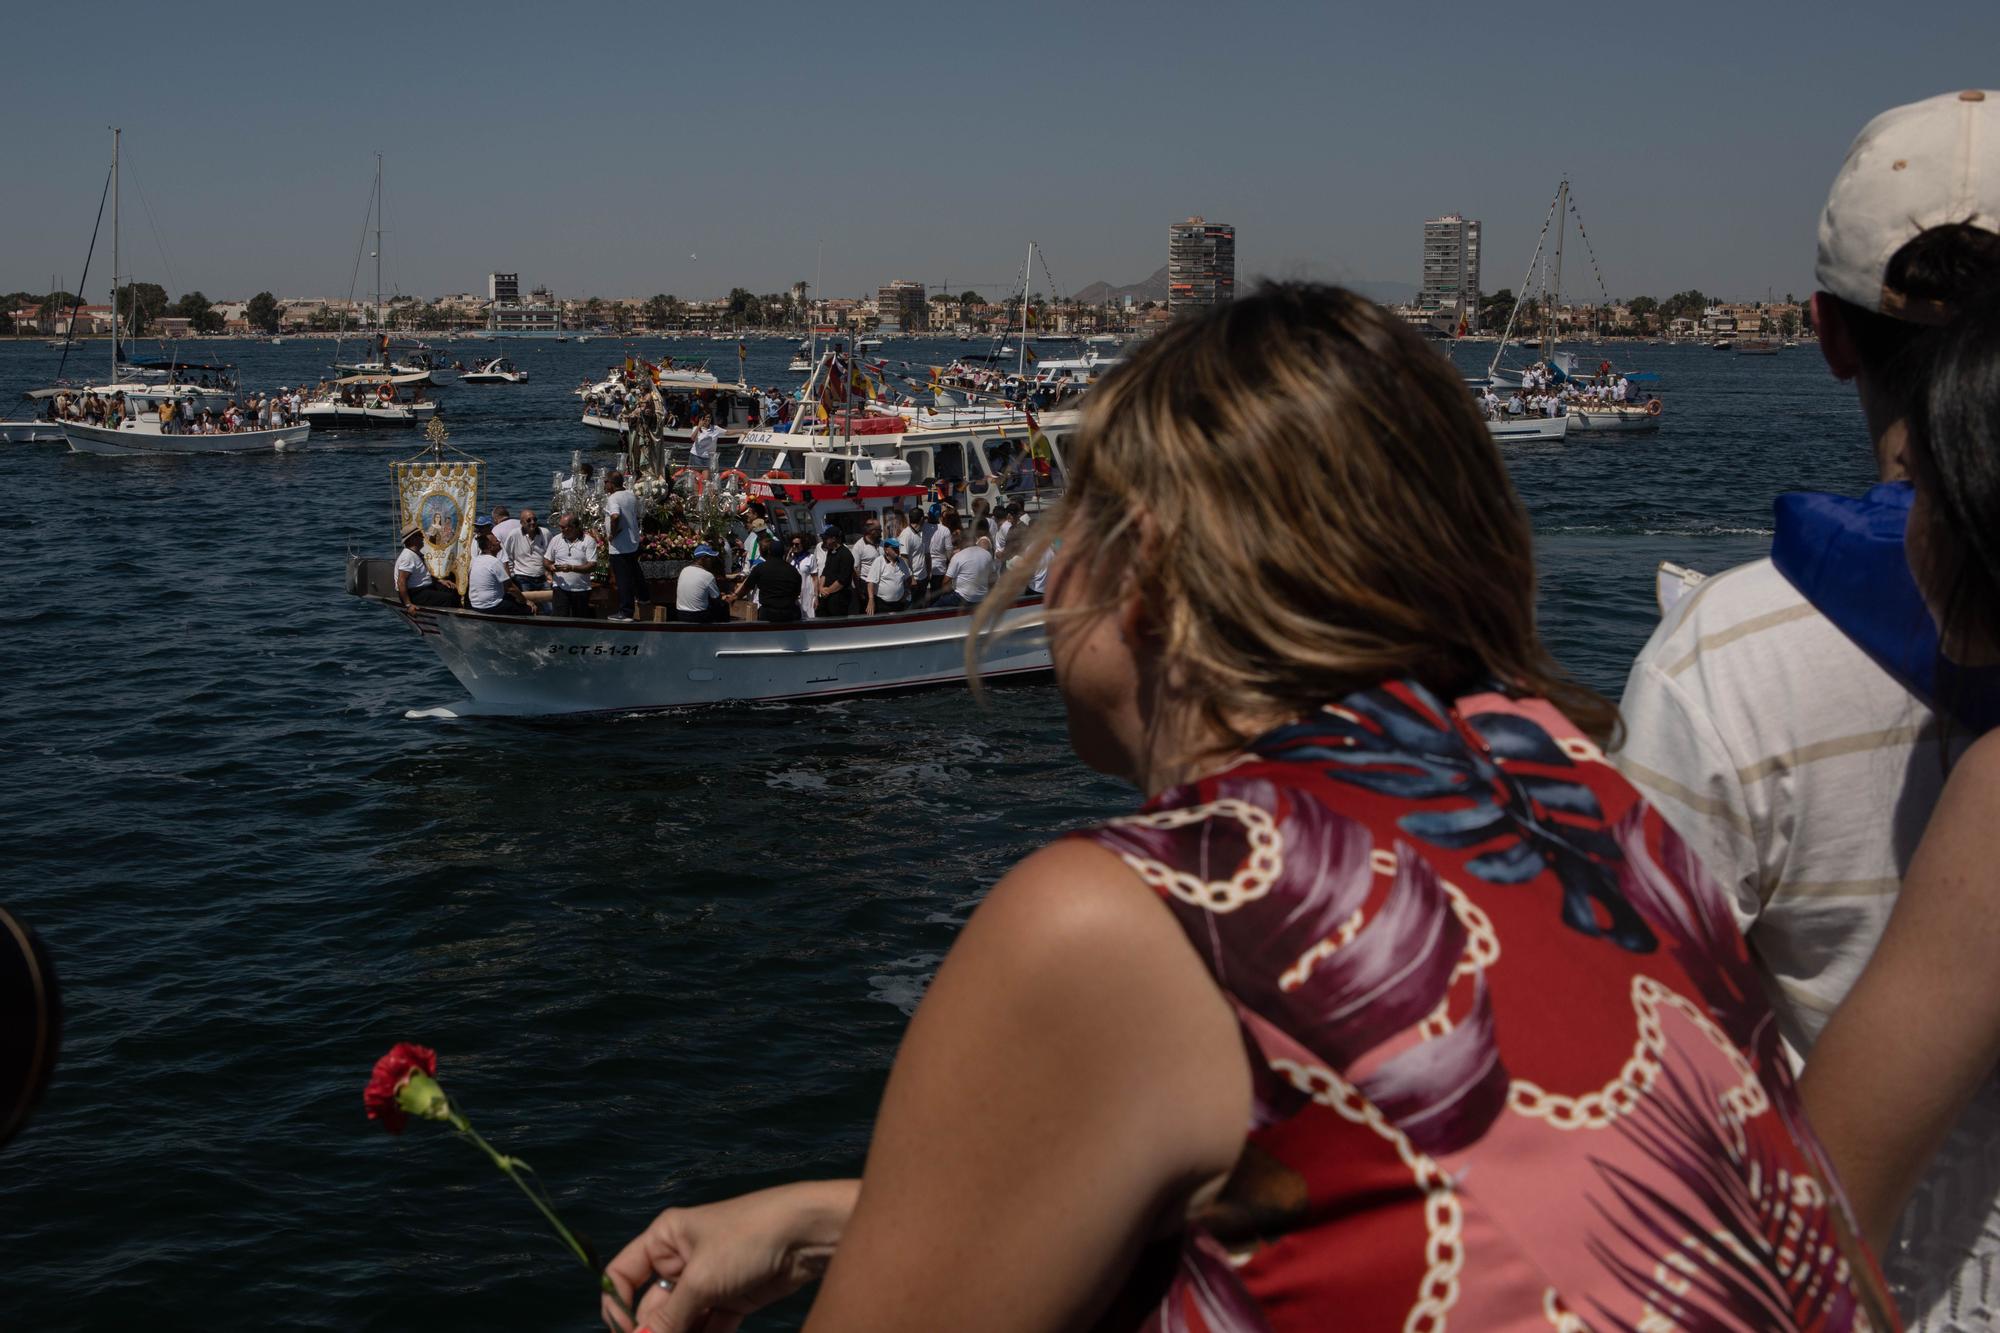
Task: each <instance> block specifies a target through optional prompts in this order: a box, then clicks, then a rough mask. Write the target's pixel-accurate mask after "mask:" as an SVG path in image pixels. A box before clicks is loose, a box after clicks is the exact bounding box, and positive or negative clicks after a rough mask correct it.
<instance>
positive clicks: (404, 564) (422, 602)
mask: <svg viewBox="0 0 2000 1333" xmlns="http://www.w3.org/2000/svg"><path fill="white" fill-rule="evenodd" d="M423 546H424V530H423V529H422V528H421V527H419V526H417V525H416V524H414V523H412V524H411V525H410V526H409V527H407V528H405V529H403V548H402V549H401V550H400V551H397V552H396V596H397V597H399V598H401V599H402V602H403V605H404V606H408V607H418V606H439V607H442V606H457V605H458V596H457V594H455V593H453V592H452V591H451V590H450V589H449V588H447V587H445V586H444V585H443V584H442V583H439V582H438V581H437V580H436V579H435V578H433V577H432V576H431V571H430V566H429V565H426V564H425V563H424V557H423Z"/></svg>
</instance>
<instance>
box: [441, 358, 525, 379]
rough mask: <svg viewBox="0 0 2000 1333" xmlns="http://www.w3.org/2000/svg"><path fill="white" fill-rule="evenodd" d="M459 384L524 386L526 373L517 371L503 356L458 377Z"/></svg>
mask: <svg viewBox="0 0 2000 1333" xmlns="http://www.w3.org/2000/svg"><path fill="white" fill-rule="evenodd" d="M458 381H459V383H461V384H526V383H527V382H528V372H527V371H525V370H521V369H518V368H517V367H516V366H515V365H514V363H513V362H512V361H509V360H508V359H507V358H506V357H504V356H496V357H494V358H493V359H492V360H491V361H487V362H484V363H482V364H481V365H480V366H479V368H478V369H477V370H468V371H466V372H465V373H464V374H462V375H460V376H459V377H458Z"/></svg>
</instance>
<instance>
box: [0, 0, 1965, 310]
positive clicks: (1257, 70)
mask: <svg viewBox="0 0 2000 1333" xmlns="http://www.w3.org/2000/svg"><path fill="white" fill-rule="evenodd" d="M1445 8H1446V11H1448V12H1438V11H1437V10H1436V9H1435V8H1432V9H1426V10H1423V11H1422V12H1420V13H1419V12H1411V13H1408V14H1405V13H1403V12H1400V11H1395V10H1393V9H1392V8H1391V7H1382V6H1376V7H1365V8H1356V9H1354V10H1351V11H1350V10H1343V9H1338V8H1336V7H1325V8H1324V9H1313V10H1298V9H1292V10H1288V11H1286V12H1284V13H1278V12H1275V11H1274V10H1273V9H1271V8H1270V7H1263V6H1257V5H1254V4H1253V5H1250V6H1238V7H1235V8H1232V9H1231V10H1229V11H1228V12H1227V13H1226V14H1225V15H1222V16H1220V17H1218V16H1217V13H1216V11H1214V10H1213V9H1212V8H1210V7H1201V8H1195V7H1193V6H1182V5H1179V4H1159V5H1149V6H1145V7H1132V6H1118V5H1110V6H1095V7H1088V8H1078V7H1076V6H1074V5H1063V6H1042V5H1037V4H1024V5H1018V6H1015V7H1012V8H1010V9H1009V10H1008V11H1007V13H1006V14H1005V16H1004V19H1003V18H1002V16H1000V15H997V14H994V13H992V12H991V11H987V10H976V11H975V10H970V9H967V10H964V11H957V12H954V11H940V10H939V9H937V8H936V7H934V6H921V7H918V6H907V5H896V4H890V5H885V6H878V7H876V8H875V9H874V10H871V12H870V16H869V21H868V22H866V23H854V22H850V21H844V20H836V19H835V17H834V16H833V15H832V14H830V13H829V11H827V10H825V9H824V8H823V7H820V6H807V5H766V6H761V7H759V8H758V9H757V11H756V13H755V18H754V21H753V20H752V19H749V18H746V17H744V15H745V14H746V13H747V12H748V11H746V10H743V9H741V8H737V9H722V8H716V9H712V10H692V9H691V10H687V11H680V10H675V11H672V12H670V13H668V12H663V11H660V10H658V9H657V8H647V7H639V6H625V5H607V6H571V7H563V8H560V9H556V10H549V9H546V8H540V7H530V6H525V5H524V6H517V7H510V6H508V5H505V4H496V5H489V6H486V7H484V8H483V9H482V10H481V11H480V21H479V22H477V23H468V22H467V21H466V20H465V17H464V15H463V13H461V12H460V11H457V10H455V9H452V8H450V7H445V8H442V9H438V10H432V11H417V12H410V13H399V14H398V15H397V17H396V19H395V21H394V23H393V24H392V25H391V30H392V34H393V35H392V38H391V39H390V40H388V41H387V42H386V43H383V42H378V41H375V40H373V39H367V40H364V39H362V38H361V37H360V36H359V35H358V34H357V35H355V36H354V38H353V39H352V40H348V39H345V38H343V39H342V40H337V41H330V40H328V35H329V34H328V32H327V23H328V19H327V17H326V14H325V13H324V12H322V11H312V10H306V11H294V10H290V9H286V8H283V7H272V6H250V5H219V6H205V7H203V8H202V9H201V10H200V11H199V13H200V19H199V21H198V22H175V23H163V22H159V21H158V20H157V13H156V11H154V10H152V9H150V8H146V9H141V8H139V7H138V6H136V5H134V6H118V5H111V6H102V7H92V8H89V9H80V8H78V7H67V8H64V7H56V6H48V7H42V8H39V9H32V10H30V9H24V10H22V11H21V12H19V13H16V14H12V15H10V18H9V29H10V36H11V37H12V39H13V42H12V45H13V47H14V49H15V50H16V51H17V52H18V53H30V52H38V53H46V54H48V55H49V56H50V57H51V58H46V59H44V58H40V57H39V56H38V57H36V58H33V59H24V60H21V61H18V62H16V63H15V64H14V65H13V66H12V67H11V68H10V72H9V99H8V103H7V110H6V113H5V114H6V132H5V134H4V135H0V144H4V147H0V166H4V167H5V169H6V176H7V179H8V180H9V181H10V182H12V183H13V189H12V190H11V191H10V205H9V207H8V208H7V209H6V210H5V211H4V213H0V290H6V291H15V290H29V291H34V290H41V289H43V288H45V287H46V286H47V285H48V284H49V282H50V280H51V278H55V279H58V280H62V279H67V283H66V285H67V286H69V287H70V288H71V289H72V290H73V289H74V288H75V286H76V284H77V280H78V277H79V271H80V269H81V267H82V263H83V254H84V247H85V245H86V244H87V242H88V240H89V236H90V228H91V222H92V218H93V215H94V214H95V212H96V208H97V201H98V197H99V193H100V191H101V189H102V186H103V181H104V172H105V169H106V167H107V166H108V164H109V157H110V135H109V133H108V132H107V128H106V127H108V126H109V125H111V124H118V125H121V126H123V128H124V129H125V132H126V133H125V146H126V166H127V171H126V173H125V188H124V210H123V212H124V264H123V268H124V271H125V273H126V274H127V276H128V277H134V278H137V279H139V280H141V281H149V282H158V283H160V284H161V285H163V286H165V287H167V288H168V290H169V291H170V292H171V293H172V294H173V295H175V296H179V295H181V294H183V293H185V292H187V291H190V290H196V289H199V290H201V291H203V292H205V293H207V294H208V295H209V296H210V297H211V298H214V299H222V298H225V297H238V298H240V297H246V296H249V295H251V294H253V293H255V292H258V291H260V290H269V291H272V292H275V293H277V294H278V295H279V296H281V297H304V296H311V297H332V298H340V297H344V296H346V295H347V293H348V291H349V290H350V281H352V282H353V286H352V290H353V291H354V293H355V294H356V295H357V296H360V295H362V294H364V293H371V292H372V289H373V280H372V272H373V270H372V264H371V263H370V262H369V260H368V255H367V251H368V250H369V249H370V248H372V244H373V236H372V235H370V236H368V237H367V239H366V243H363V238H362V226H363V213H364V210H365V207H366V204H367V201H368V198H369V191H370V186H371V183H372V180H373V175H374V156H373V154H374V153H375V152H376V151H377V150H380V151H381V152H382V153H383V154H384V157H385V176H386V208H385V217H384V225H385V231H386V234H385V237H384V241H385V244H384V255H383V265H384V270H383V271H384V278H385V282H384V285H385V286H386V287H387V288H388V289H389V290H390V291H391V292H392V293H407V294H411V295H417V296H423V297H432V296H439V295H444V294H449V293H458V292H468V293H480V292H483V291H484V290H485V287H486V275H487V274H488V273H490V272H495V271H499V272H516V273H518V274H519V275H520V281H521V285H522V287H523V289H524V290H525V289H528V288H533V287H536V286H541V287H546V288H548V289H550V290H552V291H554V292H556V293H557V294H558V295H561V296H566V297H583V296H591V295H595V296H603V297H619V296H638V297H643V296H650V295H652V294H654V293H668V294H672V295H675V296H678V297H680V298H682V299H707V298H713V297H718V296H722V295H725V294H726V293H727V292H728V290H729V289H730V288H731V287H734V286H742V287H746V288H749V289H751V290H753V291H756V292H759V293H767V292H783V291H786V290H787V289H789V288H790V287H791V286H792V284H793V283H795V282H798V281H804V282H807V283H810V284H813V286H814V289H815V294H818V295H824V296H843V297H860V296H865V295H869V294H873V293H875V292H877V291H878V290H879V289H880V288H881V287H883V286H884V285H886V284H889V283H891V282H894V281H897V280H909V281H916V282H922V283H925V284H927V285H929V286H932V287H933V288H935V287H940V286H948V287H949V288H950V289H951V290H953V291H954V292H957V291H964V290H968V289H970V290H977V291H980V292H981V293H982V294H984V295H987V296H989V297H991V296H998V295H1004V294H1005V293H1006V292H1007V291H1008V290H1010V289H1014V288H1016V287H1017V286H1018V283H1019V281H1020V267H1021V256H1022V253H1023V251H1024V250H1025V248H1026V243H1027V242H1028V241H1029V240H1034V241H1036V242H1037V243H1038V247H1039V252H1040V253H1041V254H1042V255H1044V256H1045V259H1043V260H1038V263H1037V269H1038V271H1037V272H1036V273H1035V274H1034V275H1033V276H1034V280H1035V286H1036V289H1037V290H1038V291H1046V290H1048V288H1049V279H1050V278H1053V280H1054V286H1055V287H1056V289H1058V290H1059V291H1061V292H1063V293H1065V294H1067V293H1074V292H1076V291H1078V290H1079V289H1081V288H1083V287H1085V286H1087V285H1089V284H1091V283H1094V282H1099V281H1103V282H1107V283H1109V284H1111V285H1113V286H1120V285H1126V284H1132V283H1137V282H1140V281H1142V280H1144V279H1145V278H1146V277H1147V276H1148V275H1150V274H1152V273H1153V272H1154V271H1155V270H1156V269H1157V268H1159V267H1160V265H1161V264H1162V263H1163V262H1164V261H1165V253H1164V247H1163V246H1162V244H1161V233H1162V231H1163V229H1164V227H1165V226H1166V225H1167V224H1169V223H1172V222H1173V221H1175V220H1178V219H1182V218H1186V217H1188V216H1190V215H1197V214H1198V215H1202V216H1206V217H1211V218H1226V219H1228V220H1229V221H1230V222H1231V223H1232V224H1233V225H1234V226H1235V227H1236V229H1237V232H1238V237H1239V239H1238V244H1237V250H1236V273H1237V287H1238V290H1239V291H1241V290H1247V289H1248V288H1249V287H1250V286H1251V285H1252V284H1253V283H1254V281H1255V280H1256V279H1257V278H1258V277H1261V276H1269V277H1280V278H1285V277H1307V278H1318V279H1324V280H1333V281H1347V282H1354V283H1357V284H1376V285H1379V284H1395V285H1397V286H1399V287H1406V288H1409V289H1415V288H1416V287H1417V286H1418V285H1419V284H1420V283H1421V281H1422V276H1423V275H1422V267H1421V253H1420V250H1419V247H1418V245H1417V243H1416V240H1415V238H1416V237H1417V236H1418V234H1419V230H1420V228H1421V226H1422V224H1423V223H1424V221H1425V220H1426V219H1431V218H1438V217H1441V216H1445V215H1448V214H1453V213H1456V214H1460V215H1462V216H1464V217H1466V218H1476V219H1479V220H1480V221H1481V222H1482V223H1483V234H1482V237H1481V250H1482V261H1483V262H1482V266H1481V287H1482V289H1483V290H1484V291H1486V292H1488V293H1491V292H1493V291H1495V290H1498V289H1501V288H1516V289H1518V288H1519V286H1520V285H1521V275H1522V273H1523V272H1525V271H1526V268H1527V265H1528V259H1529V255H1530V253H1531V252H1532V250H1533V246H1534V241H1535V237H1536V233H1537V232H1538V230H1539V229H1540V227H1541V224H1542V219H1543V217H1544V215H1545V214H1546V212H1547V209H1548V203H1549V200H1550V198H1551V197H1552V196H1553V194H1554V192H1555V184H1556V180H1557V178H1558V177H1559V176H1560V175H1562V174H1564V173H1567V174H1568V176H1569V178H1570V179H1571V181H1572V182H1573V187H1574V191H1575V197H1576V200H1577V205H1578V208H1579V210H1580V212H1581V214H1582V216H1583V218H1584V220H1585V222H1586V225H1587V226H1588V228H1589V236H1590V242H1591V247H1592V249H1594V251H1595V254H1596V259H1597V261H1598V267H1599V268H1601V270H1602V273H1603V279H1604V282H1605V285H1606V287H1607V288H1608V289H1609V291H1610V292H1611V294H1612V295H1613V296H1614V297H1617V298H1621V299H1623V298H1629V297H1632V296H1637V295H1651V296H1655V297H1662V298H1664V297H1666V296H1668V295H1670V294H1672V293H1674V292H1676V291H1680V290H1683V289H1686V288H1689V287H1699V288H1701V289H1702V290H1703V291H1705V292H1708V293H1709V294H1710V295H1715V296H1722V297H1730V298H1745V299H1748V298H1757V297H1762V296H1763V295H1764V293H1765V291H1766V289H1767V288H1768V289H1769V290H1770V291H1771V292H1772V293H1773V294H1774V295H1777V296H1780V297H1782V296H1783V295H1784V294H1785V293H1787V292H1791V293H1793V294H1795V295H1798V296H1803V295H1805V294H1806V293H1807V292H1808V291H1810V290H1811V287H1812V276H1811V274H1812V258H1813V245H1814V226H1815V222H1816V219H1817V216H1818V210H1819V206H1820V203H1821V201H1822V200H1823V198H1824V195H1825V191H1826V187H1827V184H1828V182H1829V181H1830V180H1831V178H1832V175H1833V172H1834V170H1835V169H1836V168H1837V166H1838V164H1839V162H1840V160H1841V157H1842V155H1843V153H1844V152H1845V150H1846V147H1847V144H1848V142H1849V141H1850V140H1851V139H1852V137H1853V136H1854V134H1855V132H1856V131H1857V130H1859V129H1860V127H1861V125H1862V124H1863V123H1864V122H1865V121H1866V120H1867V119H1868V118H1869V117H1870V116H1871V115H1873V114H1874V113H1875V112H1877V111H1880V110H1882V109H1884V108H1886V107H1888V106H1890V105H1893V104H1895V103H1898V102H1904V101H1910V100H1914V99H1916V98H1918V97H1922V96H1926V95H1929V94H1931V93H1935V92H1941V91H1946V90H1949V89H1953V88H1958V87H1965V86H1980V85H1981V84H1982V83H1984V84H1990V83H1993V82H1995V81H1996V79H1995V75H1994V73H1993V69H1992V64H1991V57H1992V52H1993V51H1994V50H1996V49H2000V6H1996V5H1993V4H1991V3H1977V4H1975V3H1948V4H1942V5H1936V6H1930V7H1926V9H1925V10H1924V12H1923V17H1922V21H1921V22H1914V23H1913V22H1911V21H1910V16H1909V15H1908V14H1905V13H1902V12H1899V11H1895V10H1893V9H1889V10H1883V9H1879V8H1860V7H1854V8H1852V9H1849V8H1848V7H1846V6H1820V7H1817V8H1815V9H1814V10H1813V11H1812V12H1811V14H1810V16H1809V17H1806V16H1800V15H1795V14H1790V13H1781V12H1777V11H1776V10H1775V9H1766V8H1762V7H1743V6H1729V7H1724V6H1722V5H1719V4H1706V3H1696V4H1689V5H1685V6H1682V7H1681V8H1679V9H1676V10H1675V11H1674V13H1673V19H1672V22H1670V23H1668V22H1661V21H1658V19H1657V17H1656V18H1655V19H1653V20H1647V21H1644V22H1643V24H1640V26H1637V27H1635V26H1632V24H1636V23H1639V21H1638V20H1631V21H1630V22H1629V23H1628V21H1627V20H1626V19H1624V18H1623V17H1621V16H1618V15H1609V16H1606V15H1598V16H1596V18H1595V19H1594V20H1593V21H1592V22H1588V23H1563V24H1555V23H1532V24H1531V23H1519V22H1507V21H1504V20H1501V19H1496V16H1495V14H1494V12H1493V11H1492V10H1491V9H1490V7H1477V8H1475V7H1473V6H1470V5H1465V6H1446V7H1445ZM1185 16H1198V17H1199V21H1201V22H1203V23H1204V24H1206V25H1209V26H1208V28H1207V29H1205V30H1209V31H1212V32H1213V34H1214V37H1215V40H1213V41H1201V42H1190V41H1188V40H1186V32H1187V29H1186V23H1187V22H1192V21H1195V18H1194V17H1185ZM1481 25H1490V26H1487V27H1484V28H1482V27H1481ZM1447 31H1448V32H1452V33H1454V34H1459V35H1461V36H1462V35H1463V34H1464V33H1465V32H1467V31H1473V32H1478V33H1479V34H1480V39H1479V41H1478V42H1477V43H1475V49H1476V50H1477V52H1478V53H1479V55H1478V58H1476V59H1474V60H1473V61H1471V62H1470V63H1469V64H1468V63H1467V62H1466V61H1465V60H1464V59H1463V52H1464V50H1465V47H1464V46H1463V45H1462V44H1461V43H1460V42H1459V40H1458V38H1457V37H1455V38H1454V41H1453V44H1452V46H1451V47H1450V48H1449V51H1450V58H1449V59H1446V58H1445V54H1444V51H1443V49H1441V48H1437V47H1436V41H1437V35H1438V34H1439V33H1441V32H1447ZM113 32H116V33H124V34H127V35H128V36H130V37H132V38H133V40H134V41H135V43H136V44H135V46H134V49H133V50H132V51H131V53H130V58H129V59H121V60H119V61H117V62H115V64H116V68H117V71H118V72H117V75H116V77H113V76H112V75H111V74H110V73H109V72H107V71H104V70H97V69H96V68H95V66H94V65H92V64H91V61H92V60H93V59H94V57H89V58H86V56H85V54H84V53H91V52H95V51H97V50H99V49H100V48H101V46H102V42H103V37H104V34H106V33H113ZM59 53H74V54H75V55H76V56H77V59H75V60H66V59H56V58H53V57H54V56H55V55H56V54H59ZM892 73H893V75H894V77H891V75H892ZM1572 239H1573V240H1574V237H1573V238H1572ZM100 246H101V248H100V251H99V257H98V258H97V259H96V260H95V261H93V268H92V274H91V278H90V282H89V289H88V290H87V291H86V292H85V293H84V294H85V295H86V296H87V297H88V298H90V299H91V300H93V301H96V300H102V299H103V293H104V291H105V290H106V289H107V287H108V285H109V271H110V270H109V260H108V249H109V241H108V237H106V238H105V240H104V241H102V242H100ZM822 246H823V250H824V273H823V276H821V275H820V273H819V272H818V266H819V264H820V263H821V260H820V254H821V249H822ZM357 249H358V250H359V267H360V269H361V272H360V276H359V278H358V280H356V279H353V278H352V275H353V274H354V272H355V269H356V265H357ZM1044 263H1045V264H1046V273H1045V272H1043V271H1041V267H1042V265H1043V264H1044ZM1565 278H1566V281H1565V284H1564V285H1565V288H1566V290H1573V291H1576V292H1582V291H1585V290H1586V289H1594V288H1595V285H1596V279H1595V278H1594V277H1593V276H1591V275H1590V272H1589V269H1588V268H1587V267H1586V268H1584V269H1582V270H1580V277H1579V280H1578V285H1577V286H1576V287H1575V288H1574V289H1572V288H1571V287H1570V283H1569V282H1568V280H1567V278H1568V274H1567V272H1566V274H1565Z"/></svg>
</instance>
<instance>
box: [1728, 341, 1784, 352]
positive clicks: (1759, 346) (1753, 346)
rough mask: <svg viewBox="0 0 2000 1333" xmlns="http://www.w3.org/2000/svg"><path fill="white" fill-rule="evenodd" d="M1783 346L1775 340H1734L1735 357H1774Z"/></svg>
mask: <svg viewBox="0 0 2000 1333" xmlns="http://www.w3.org/2000/svg"><path fill="white" fill-rule="evenodd" d="M1783 345H1784V344H1783V343H1781V342H1780V341H1779V340H1778V339H1776V338H1738V339H1737V340H1736V355H1738V356H1776V355H1777V354H1778V349H1779V348H1780V347H1782V346H1783Z"/></svg>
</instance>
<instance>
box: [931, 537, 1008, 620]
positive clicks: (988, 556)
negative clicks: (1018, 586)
mask: <svg viewBox="0 0 2000 1333" xmlns="http://www.w3.org/2000/svg"><path fill="white" fill-rule="evenodd" d="M982 540H983V539H982ZM993 568H994V566H993V553H992V552H991V551H989V550H987V549H986V548H985V547H984V546H981V545H979V543H978V542H974V543H972V544H971V545H969V546H966V547H964V548H962V549H961V550H959V551H956V552H954V553H953V555H952V557H951V561H950V563H949V564H947V565H946V566H945V571H944V595H943V596H941V597H939V598H938V599H937V605H939V606H977V605H979V603H981V602H983V601H985V600H986V593H987V590H988V589H990V588H991V587H992V586H993Z"/></svg>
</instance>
